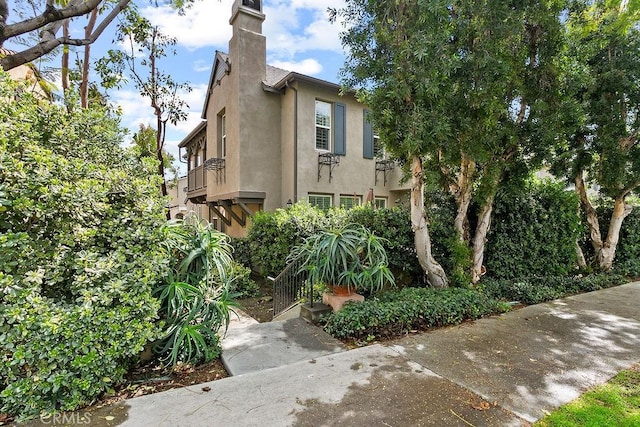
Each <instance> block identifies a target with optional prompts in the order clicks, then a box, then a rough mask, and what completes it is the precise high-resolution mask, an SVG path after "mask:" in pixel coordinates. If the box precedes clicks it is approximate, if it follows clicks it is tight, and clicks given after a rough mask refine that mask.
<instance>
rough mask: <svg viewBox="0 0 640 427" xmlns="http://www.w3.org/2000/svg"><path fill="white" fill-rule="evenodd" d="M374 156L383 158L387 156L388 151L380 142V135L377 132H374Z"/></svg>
mask: <svg viewBox="0 0 640 427" xmlns="http://www.w3.org/2000/svg"><path fill="white" fill-rule="evenodd" d="M373 158H374V159H383V160H384V159H386V158H387V153H386V152H385V150H384V146H383V145H382V144H381V143H380V136H379V135H378V134H377V133H374V134H373Z"/></svg>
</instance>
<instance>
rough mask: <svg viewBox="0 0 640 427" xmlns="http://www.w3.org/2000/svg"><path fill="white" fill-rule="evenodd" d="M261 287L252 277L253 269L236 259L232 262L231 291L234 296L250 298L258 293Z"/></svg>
mask: <svg viewBox="0 0 640 427" xmlns="http://www.w3.org/2000/svg"><path fill="white" fill-rule="evenodd" d="M259 290H260V287H259V286H258V284H257V283H256V281H255V280H253V279H252V278H251V270H250V269H248V268H247V267H245V266H244V265H242V264H239V263H237V262H235V261H233V262H232V263H231V282H230V288H229V292H230V293H231V294H232V296H233V297H234V298H250V297H254V296H256V295H257V294H258V291H259Z"/></svg>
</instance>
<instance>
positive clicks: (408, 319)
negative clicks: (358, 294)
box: [325, 288, 506, 340]
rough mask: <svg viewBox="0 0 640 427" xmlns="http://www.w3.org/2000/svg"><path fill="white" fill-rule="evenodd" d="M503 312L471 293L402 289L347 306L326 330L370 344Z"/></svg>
mask: <svg viewBox="0 0 640 427" xmlns="http://www.w3.org/2000/svg"><path fill="white" fill-rule="evenodd" d="M505 309H506V306H504V305H502V304H499V303H498V302H497V301H496V300H494V299H491V298H489V297H487V296H486V295H485V294H483V293H481V292H478V291H476V290H473V289H460V288H448V289H431V288H404V289H402V290H399V291H389V292H385V293H384V294H383V295H382V296H381V297H380V298H375V299H370V300H366V301H364V302H361V303H357V304H353V303H349V304H346V305H345V306H344V307H343V308H342V309H341V310H340V311H338V312H335V313H332V314H331V316H330V317H329V319H328V321H327V324H326V326H325V329H326V330H327V332H329V333H330V334H331V335H333V336H335V337H337V338H350V339H363V338H364V339H369V340H371V339H372V338H374V337H375V338H383V337H396V336H401V335H404V334H406V333H408V332H409V331H415V330H425V329H428V328H432V327H437V326H446V325H455V324H458V323H461V322H463V321H464V320H467V319H477V318H480V317H482V316H485V315H488V314H492V313H496V312H500V311H504V310H505Z"/></svg>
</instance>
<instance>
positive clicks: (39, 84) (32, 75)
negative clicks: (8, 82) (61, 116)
mask: <svg viewBox="0 0 640 427" xmlns="http://www.w3.org/2000/svg"><path fill="white" fill-rule="evenodd" d="M15 53H16V52H15V51H13V50H9V49H5V48H4V47H2V46H0V58H2V57H4V56H8V55H13V54H15ZM8 73H9V77H10V78H11V79H12V80H15V81H19V82H22V83H23V85H24V90H26V91H28V92H30V93H33V94H34V95H35V96H36V97H38V98H40V99H43V100H48V101H51V100H52V99H53V95H52V93H51V84H50V83H48V82H46V81H45V80H44V79H43V78H42V76H41V75H40V72H39V71H38V69H37V68H36V67H35V66H34V65H33V64H31V63H27V64H23V65H20V66H18V67H15V68H12V69H11V70H9V71H8Z"/></svg>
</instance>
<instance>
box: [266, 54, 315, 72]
mask: <svg viewBox="0 0 640 427" xmlns="http://www.w3.org/2000/svg"><path fill="white" fill-rule="evenodd" d="M271 65H273V66H274V67H278V68H282V69H283V70H289V71H295V72H297V73H300V74H306V75H309V76H314V75H316V74H320V73H321V72H322V64H320V62H318V60H317V59H314V58H307V59H303V60H302V61H298V62H291V61H277V60H276V61H272V62H271Z"/></svg>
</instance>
